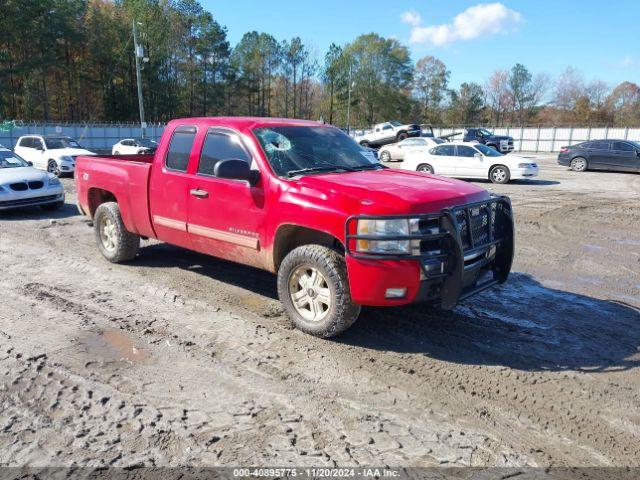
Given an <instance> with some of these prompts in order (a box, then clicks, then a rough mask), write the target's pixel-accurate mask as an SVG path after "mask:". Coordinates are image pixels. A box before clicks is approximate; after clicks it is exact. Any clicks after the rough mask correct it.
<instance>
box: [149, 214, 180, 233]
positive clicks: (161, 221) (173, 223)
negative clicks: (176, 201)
mask: <svg viewBox="0 0 640 480" xmlns="http://www.w3.org/2000/svg"><path fill="white" fill-rule="evenodd" d="M153 221H154V223H155V224H156V225H160V226H163V227H167V228H173V229H174V230H180V231H181V232H186V231H187V224H186V222H181V221H180V220H174V219H173V218H166V217H161V216H159V215H154V216H153Z"/></svg>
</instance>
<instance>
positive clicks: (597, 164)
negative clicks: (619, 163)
mask: <svg viewBox="0 0 640 480" xmlns="http://www.w3.org/2000/svg"><path fill="white" fill-rule="evenodd" d="M609 144H610V142H609V141H608V140H594V141H592V142H591V144H590V145H589V148H588V154H589V158H588V159H587V160H588V162H589V168H599V169H607V168H611V152H610V149H609Z"/></svg>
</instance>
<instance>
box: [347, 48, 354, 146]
mask: <svg viewBox="0 0 640 480" xmlns="http://www.w3.org/2000/svg"><path fill="white" fill-rule="evenodd" d="M352 65H353V62H352V61H351V58H349V90H348V92H349V93H348V95H347V134H349V135H351V86H352V82H351V67H352Z"/></svg>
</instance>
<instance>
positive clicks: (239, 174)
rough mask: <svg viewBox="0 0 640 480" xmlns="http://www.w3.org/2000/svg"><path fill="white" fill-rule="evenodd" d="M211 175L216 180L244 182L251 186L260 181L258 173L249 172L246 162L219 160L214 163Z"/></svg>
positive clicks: (255, 171)
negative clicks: (216, 178) (224, 179)
mask: <svg viewBox="0 0 640 480" xmlns="http://www.w3.org/2000/svg"><path fill="white" fill-rule="evenodd" d="M213 174H214V175H215V176H216V177H218V178H228V179H230V180H246V181H247V182H249V185H251V186H254V185H255V184H256V183H258V180H259V179H260V172H258V171H257V170H251V169H250V168H249V164H248V163H247V162H245V161H244V160H238V159H228V160H220V161H219V162H218V163H216V166H215V167H214V169H213Z"/></svg>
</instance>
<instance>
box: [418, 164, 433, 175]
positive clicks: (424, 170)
mask: <svg viewBox="0 0 640 480" xmlns="http://www.w3.org/2000/svg"><path fill="white" fill-rule="evenodd" d="M416 172H422V173H429V174H433V167H432V166H431V165H429V164H427V163H423V164H422V165H418V168H416Z"/></svg>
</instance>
